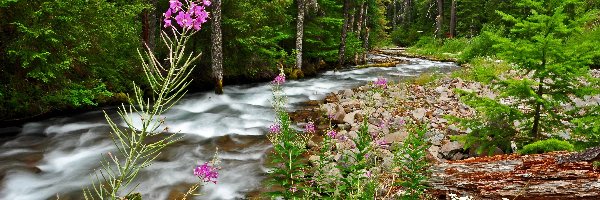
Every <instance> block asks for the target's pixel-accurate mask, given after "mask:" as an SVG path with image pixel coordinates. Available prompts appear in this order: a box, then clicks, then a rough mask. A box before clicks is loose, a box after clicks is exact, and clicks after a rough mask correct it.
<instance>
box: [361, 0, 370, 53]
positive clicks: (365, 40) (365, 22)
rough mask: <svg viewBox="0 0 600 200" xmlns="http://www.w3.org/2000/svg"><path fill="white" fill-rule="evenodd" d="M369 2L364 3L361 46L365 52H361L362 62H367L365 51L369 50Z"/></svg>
mask: <svg viewBox="0 0 600 200" xmlns="http://www.w3.org/2000/svg"><path fill="white" fill-rule="evenodd" d="M368 22H369V4H366V5H365V21H364V22H363V23H364V26H365V35H364V36H363V40H364V41H363V48H364V49H365V53H364V54H363V59H362V61H363V62H367V52H369V23H368Z"/></svg>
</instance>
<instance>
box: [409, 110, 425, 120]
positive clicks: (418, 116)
mask: <svg viewBox="0 0 600 200" xmlns="http://www.w3.org/2000/svg"><path fill="white" fill-rule="evenodd" d="M426 112H427V110H425V108H417V109H415V110H413V111H412V115H413V117H414V118H415V119H416V120H422V119H423V117H425V113H426Z"/></svg>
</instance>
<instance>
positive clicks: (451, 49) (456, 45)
mask: <svg viewBox="0 0 600 200" xmlns="http://www.w3.org/2000/svg"><path fill="white" fill-rule="evenodd" d="M468 46H469V40H468V39H466V38H454V39H447V40H444V45H442V46H441V48H440V51H441V52H443V53H454V54H458V53H461V52H463V51H464V50H465V49H466V48H467V47H468Z"/></svg>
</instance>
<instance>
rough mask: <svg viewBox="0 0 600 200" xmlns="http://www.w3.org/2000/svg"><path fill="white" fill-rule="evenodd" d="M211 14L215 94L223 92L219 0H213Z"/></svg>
mask: <svg viewBox="0 0 600 200" xmlns="http://www.w3.org/2000/svg"><path fill="white" fill-rule="evenodd" d="M212 6H213V12H212V14H213V16H212V27H211V28H212V33H211V38H212V52H211V53H212V70H213V76H214V78H215V81H216V88H215V93H216V94H223V49H222V48H223V47H222V46H223V44H222V34H221V0H213V4H212Z"/></svg>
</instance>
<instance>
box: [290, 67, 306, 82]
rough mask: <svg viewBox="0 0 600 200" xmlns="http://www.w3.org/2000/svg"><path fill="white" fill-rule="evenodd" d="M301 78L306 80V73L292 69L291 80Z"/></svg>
mask: <svg viewBox="0 0 600 200" xmlns="http://www.w3.org/2000/svg"><path fill="white" fill-rule="evenodd" d="M300 78H304V73H302V70H301V69H297V68H294V69H292V72H291V73H290V79H291V80H295V79H300Z"/></svg>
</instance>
